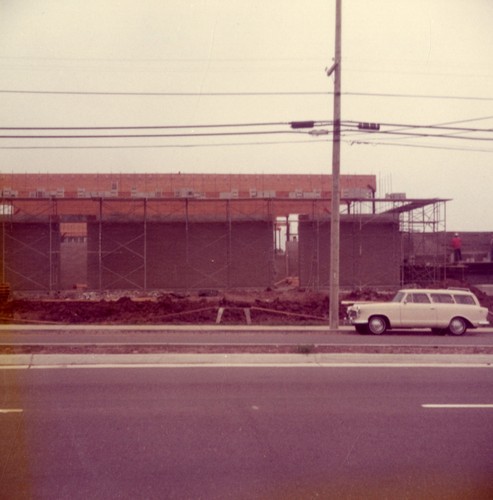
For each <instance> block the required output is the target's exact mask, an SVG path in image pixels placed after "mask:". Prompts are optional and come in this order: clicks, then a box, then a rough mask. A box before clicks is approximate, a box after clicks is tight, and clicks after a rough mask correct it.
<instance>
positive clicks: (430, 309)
mask: <svg viewBox="0 0 493 500" xmlns="http://www.w3.org/2000/svg"><path fill="white" fill-rule="evenodd" d="M436 324H437V310H436V305H435V304H433V303H432V302H431V300H430V297H429V295H428V294H427V293H424V292H412V293H408V294H407V296H406V298H405V299H404V303H403V304H402V307H401V326H403V327H409V328H418V327H422V328H434V327H435V326H436Z"/></svg>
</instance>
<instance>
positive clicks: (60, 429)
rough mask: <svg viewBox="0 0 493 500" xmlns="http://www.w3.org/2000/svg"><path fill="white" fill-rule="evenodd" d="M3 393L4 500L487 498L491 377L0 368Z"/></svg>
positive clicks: (377, 370)
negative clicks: (32, 499)
mask: <svg viewBox="0 0 493 500" xmlns="http://www.w3.org/2000/svg"><path fill="white" fill-rule="evenodd" d="M53 359H54V362H56V358H53ZM0 394H1V396H0V400H1V402H0V484H1V488H0V497H1V498H2V499H9V500H12V499H24V498H26V499H27V498H36V499H50V500H51V499H66V498H70V499H84V500H86V499H88V498H91V499H104V500H110V499H116V498H118V499H126V498H128V499H135V498H147V499H153V498H156V499H157V498H159V499H162V498H170V499H173V498H176V499H187V498H190V499H198V498H202V499H223V498H224V499H226V498H228V499H229V498H235V499H237V498H238V499H242V498H262V499H290V498H293V499H295V498H296V499H300V498H303V499H305V498H362V499H363V498H364V499H368V498H375V499H377V498H378V499H381V498H410V499H411V498H433V499H435V498H453V499H459V498H460V499H469V498H470V499H483V498H484V499H487V498H488V499H491V498H492V497H493V369H492V368H491V365H484V367H477V366H476V365H471V366H470V367H451V366H448V367H446V366H443V365H437V366H436V367H432V368H423V367H419V366H415V367H409V366H406V367H393V368H382V367H376V366H370V365H365V364H362V365H361V366H359V367H339V366H336V365H334V366H330V365H325V366H316V365H314V366H312V367H303V366H298V365H292V366H291V365H284V366H281V365H279V366H277V367H266V366H258V367H247V366H246V365H242V364H237V365H235V366H230V367H229V366H226V367H217V366H213V365H211V366H208V367H205V366H203V365H201V364H197V365H194V366H188V365H186V364H184V365H182V366H179V367H176V366H174V365H171V364H168V365H166V364H164V365H161V366H158V367H155V366H154V365H149V366H148V367H144V368H142V367H140V368H139V367H136V366H134V367H133V368H130V367H123V366H121V365H120V366H119V365H109V364H106V365H101V366H99V367H89V366H86V367H85V368H82V367H78V368H74V367H72V368H67V367H64V366H61V365H60V366H57V365H56V364H55V365H44V366H37V367H35V366H31V367H26V368H25V369H21V368H17V369H12V367H10V368H8V369H7V367H5V366H3V367H2V366H0ZM428 405H431V406H428ZM436 405H438V406H436ZM443 405H445V406H443ZM448 405H453V406H448Z"/></svg>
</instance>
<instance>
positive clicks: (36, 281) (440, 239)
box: [0, 195, 448, 292]
mask: <svg viewBox="0 0 493 500" xmlns="http://www.w3.org/2000/svg"><path fill="white" fill-rule="evenodd" d="M447 201H448V200H442V199H427V200H418V199H392V198H383V199H378V198H374V197H351V198H350V197H343V198H341V221H342V223H343V224H344V223H347V224H348V227H351V233H348V234H346V235H345V237H346V238H349V239H351V240H352V244H353V246H354V247H355V248H356V250H355V251H357V250H358V248H362V246H363V245H364V244H365V241H364V237H363V235H364V234H367V233H368V231H370V229H371V227H372V225H376V224H377V223H382V222H385V223H389V224H394V225H395V226H396V228H397V230H396V231H393V232H392V233H391V234H390V236H388V235H387V236H385V237H388V238H390V239H389V240H388V243H389V244H391V245H392V248H395V249H397V250H396V251H395V252H393V263H392V265H393V266H397V267H398V268H399V273H400V277H399V283H395V284H396V285H401V284H403V283H406V282H419V281H423V280H428V281H433V280H437V279H442V278H443V273H444V272H445V271H444V270H445V269H446V265H445V264H446V259H447V247H446V244H445V241H444V238H445V227H446V224H445V216H446V211H445V207H446V202H447ZM330 207H331V200H330V198H318V197H314V198H311V199H307V198H275V197H265V198H258V197H257V198H225V199H218V198H214V199H212V198H210V199H207V198H205V199H204V198H202V199H201V198H195V197H194V198H190V197H186V196H185V197H180V198H160V197H138V196H136V195H134V196H131V197H117V196H111V197H103V196H99V197H92V198H88V197H85V198H78V197H77V198H69V197H50V198H46V197H44V198H19V197H5V196H4V197H2V198H1V200H0V221H1V230H2V237H1V245H2V247H1V256H2V266H1V280H2V282H7V281H9V282H11V285H12V289H14V290H15V289H16V288H17V289H19V288H20V289H36V290H45V291H49V292H52V291H58V290H60V288H61V284H60V262H61V260H60V255H61V252H62V248H63V240H64V235H63V234H62V229H61V228H63V227H64V225H65V226H68V225H69V224H76V225H78V226H79V227H85V237H86V240H87V256H86V259H87V269H88V272H87V274H88V275H89V276H90V277H91V279H92V287H91V288H93V289H98V290H104V289H107V288H132V289H139V290H149V289H154V288H156V287H161V285H162V282H161V281H159V279H157V278H156V275H157V274H158V273H160V272H164V271H166V272H170V273H171V274H170V275H169V285H170V287H171V288H177V287H181V288H185V289H197V288H203V287H209V288H210V287H214V288H230V287H242V286H243V287H252V288H254V287H265V286H270V285H271V284H273V283H276V282H277V281H279V280H280V279H281V278H283V277H284V276H285V274H286V272H287V269H288V267H289V266H287V264H286V263H284V265H279V260H278V255H277V253H276V248H278V247H281V246H282V247H285V245H284V243H281V242H279V233H278V232H277V231H276V228H277V227H278V225H277V224H276V221H278V219H279V218H280V217H282V218H284V220H286V221H287V222H286V228H285V231H284V234H285V235H286V236H285V237H286V238H289V235H290V234H297V228H296V229H294V228H290V224H298V220H303V219H305V220H309V221H310V222H311V223H312V224H313V239H314V244H313V248H312V250H310V252H311V253H310V254H309V264H308V265H309V266H310V270H309V273H310V277H309V279H308V282H307V286H308V287H309V288H313V289H322V288H325V286H326V283H325V281H326V279H325V277H326V274H327V272H328V267H327V262H328V251H330V248H329V250H326V246H325V247H324V245H323V244H322V243H323V241H322V240H324V238H325V239H326V238H327V235H326V232H327V231H326V228H327V223H330ZM293 214H296V217H293ZM29 224H30V225H31V226H29V228H30V230H29V231H21V229H20V228H22V227H24V228H28V225H29ZM198 224H200V226H199V225H198ZM241 224H243V225H241ZM29 233H30V234H31V236H32V237H31V236H27V234H29ZM375 237H376V238H377V237H378V235H376V236H375ZM164 240H165V241H164ZM301 243H302V242H300V244H301ZM160 253H161V254H162V256H163V258H165V259H168V260H170V261H173V262H171V263H170V265H169V266H168V267H166V266H161V267H160V265H161V264H160V263H159V259H158V256H159V255H160ZM355 255H356V254H355ZM376 257H378V256H376ZM286 258H287V254H286ZM300 258H301V257H300ZM175 261H176V262H175ZM27 262H31V263H32V265H26V263H27ZM372 262H374V260H373V261H368V262H367V264H365V261H362V262H361V263H359V264H358V266H364V265H368V266H371V265H372ZM246 263H249V264H251V265H252V268H251V270H250V271H247V270H246V269H244V267H245V265H246ZM81 265H84V266H85V265H86V262H85V261H84V262H82V264H81ZM291 268H292V266H291ZM163 270H164V271H163ZM354 272H358V269H356V268H355V270H354ZM382 272H385V271H384V270H383V271H382ZM249 278H251V279H250V280H249ZM380 281H381V282H382V283H384V284H387V283H385V278H384V277H382V279H381V280H380ZM358 283H359V285H358V286H372V283H371V282H365V281H364V280H363V281H362V280H360V281H359V282H358ZM179 284H180V286H178V285H179ZM388 284H389V285H391V284H393V282H392V283H390V282H389V283H388Z"/></svg>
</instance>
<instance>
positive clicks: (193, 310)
mask: <svg viewBox="0 0 493 500" xmlns="http://www.w3.org/2000/svg"><path fill="white" fill-rule="evenodd" d="M473 291H475V292H476V294H477V296H478V298H479V299H480V302H481V303H482V304H483V305H485V306H486V307H488V308H489V309H490V311H493V297H490V296H487V295H485V294H483V293H481V292H480V291H479V290H473ZM394 293H395V292H394V291H391V292H376V291H373V290H370V289H368V290H358V291H353V292H349V293H343V294H341V304H340V307H339V317H340V320H341V321H342V322H344V320H345V316H346V308H347V303H348V302H355V301H363V300H364V301H375V300H383V301H385V300H390V299H391V297H392V296H393V295H394ZM328 311H329V297H328V293H327V292H313V291H307V290H304V289H301V288H289V289H268V290H264V291H229V292H219V291H217V290H202V291H199V292H196V293H172V292H169V293H162V292H153V293H148V294H142V293H140V294H138V293H135V292H133V293H130V292H128V291H127V292H105V293H103V294H98V293H93V292H80V291H74V292H65V293H63V294H57V295H56V296H42V295H32V294H31V295H28V294H13V296H11V297H10V299H9V300H6V301H3V302H0V322H1V323H4V324H5V323H7V324H8V323H34V324H43V323H48V324H72V325H73V324H106V325H108V324H127V325H129V324H135V325H143V324H144V325H145V324H216V323H218V322H220V324H223V325H245V324H248V323H251V324H253V325H276V324H279V325H297V324H299V325H317V324H320V325H324V324H327V323H328Z"/></svg>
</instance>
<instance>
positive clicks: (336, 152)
mask: <svg viewBox="0 0 493 500" xmlns="http://www.w3.org/2000/svg"><path fill="white" fill-rule="evenodd" d="M341 1H342V0H336V34H335V56H334V64H333V66H332V68H331V69H330V70H329V71H328V72H327V74H328V75H329V76H330V74H331V73H332V69H333V72H334V131H333V135H332V210H331V214H330V280H329V300H330V306H329V328H330V329H331V330H336V329H337V328H338V327H339V267H340V260H339V253H340V212H339V205H340V201H341V193H340V187H339V177H340V164H341V24H342V23H341V21H342V15H341V9H342V6H341Z"/></svg>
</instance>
